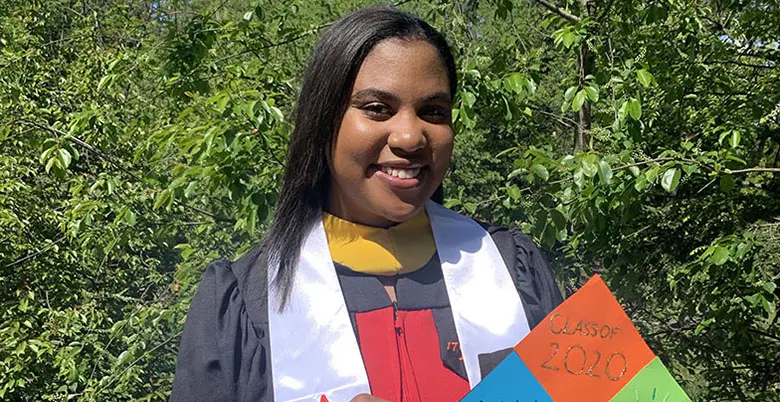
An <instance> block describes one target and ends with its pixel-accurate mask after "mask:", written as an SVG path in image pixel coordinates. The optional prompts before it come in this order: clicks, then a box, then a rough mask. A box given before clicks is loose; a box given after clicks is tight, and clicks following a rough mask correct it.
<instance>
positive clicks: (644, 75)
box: [636, 69, 654, 88]
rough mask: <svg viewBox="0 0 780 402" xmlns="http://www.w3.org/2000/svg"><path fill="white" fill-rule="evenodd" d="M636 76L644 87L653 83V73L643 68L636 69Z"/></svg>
mask: <svg viewBox="0 0 780 402" xmlns="http://www.w3.org/2000/svg"><path fill="white" fill-rule="evenodd" d="M636 77H637V78H638V79H639V83H640V84H642V86H643V87H645V88H647V87H649V86H650V85H652V84H653V80H654V79H653V75H652V74H650V72H649V71H647V70H645V69H641V70H637V72H636Z"/></svg>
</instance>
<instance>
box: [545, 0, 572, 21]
mask: <svg viewBox="0 0 780 402" xmlns="http://www.w3.org/2000/svg"><path fill="white" fill-rule="evenodd" d="M534 1H536V2H537V3H539V4H541V5H542V6H543V7H544V8H546V9H548V10H550V11H552V12H554V13H555V14H558V15H560V16H561V17H563V18H565V19H567V20H569V21H570V22H574V23H577V22H580V21H582V19H581V18H580V17H578V16H576V15H574V14H572V13H570V12H568V11H566V10H564V9H562V8H560V7H558V6H556V5H555V4H552V3H550V2H549V1H547V0H534Z"/></svg>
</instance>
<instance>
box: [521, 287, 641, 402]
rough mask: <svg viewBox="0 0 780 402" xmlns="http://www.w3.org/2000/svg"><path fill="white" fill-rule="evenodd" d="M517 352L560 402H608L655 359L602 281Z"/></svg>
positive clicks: (581, 292) (554, 314)
mask: <svg viewBox="0 0 780 402" xmlns="http://www.w3.org/2000/svg"><path fill="white" fill-rule="evenodd" d="M515 351H516V352H517V354H518V355H520V357H521V358H522V360H523V361H524V362H525V364H526V365H527V366H528V368H529V369H530V370H531V372H532V373H533V375H534V377H536V379H537V380H538V381H539V383H541V385H542V386H543V387H544V388H545V389H546V390H547V391H548V393H549V394H550V396H551V397H552V399H553V400H555V401H557V402H566V401H582V400H591V401H598V400H602V401H606V400H609V399H610V398H611V397H612V396H614V395H615V394H617V393H618V392H619V391H620V390H621V389H622V388H623V387H624V386H625V385H626V384H627V383H628V381H629V380H631V378H633V377H634V375H636V373H638V372H639V371H640V370H642V368H643V367H645V366H646V365H647V364H648V363H649V362H650V361H651V360H652V359H653V357H655V356H654V354H653V352H652V351H651V350H650V348H649V347H648V346H647V344H645V342H644V340H642V337H641V336H640V335H639V332H638V331H637V330H636V328H635V327H634V325H633V324H632V323H631V320H630V319H629V318H628V316H627V315H626V313H625V312H623V309H622V308H621V307H620V304H619V303H618V302H617V300H616V299H615V297H614V296H613V295H612V293H611V292H610V291H609V289H608V288H607V285H606V284H605V283H604V281H603V280H602V279H601V278H600V277H599V276H598V275H596V276H594V277H593V278H591V279H590V280H589V281H588V282H587V283H586V284H585V286H583V287H582V288H581V289H580V290H578V291H577V292H576V293H575V294H574V295H572V296H571V297H570V298H569V299H568V300H567V301H566V303H564V304H562V305H560V306H559V307H558V308H556V309H555V310H554V311H553V312H552V313H550V314H549V315H548V316H547V317H546V318H545V320H544V321H542V322H541V323H539V325H538V326H537V327H536V328H534V330H533V331H531V333H529V334H528V336H526V337H525V338H524V339H523V341H522V342H520V343H519V344H518V345H517V346H516V347H515Z"/></svg>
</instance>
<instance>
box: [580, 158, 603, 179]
mask: <svg viewBox="0 0 780 402" xmlns="http://www.w3.org/2000/svg"><path fill="white" fill-rule="evenodd" d="M598 169H599V157H598V156H597V155H594V154H588V155H587V156H585V157H584V158H582V172H583V173H585V176H588V177H593V176H595V175H596V173H597V172H598Z"/></svg>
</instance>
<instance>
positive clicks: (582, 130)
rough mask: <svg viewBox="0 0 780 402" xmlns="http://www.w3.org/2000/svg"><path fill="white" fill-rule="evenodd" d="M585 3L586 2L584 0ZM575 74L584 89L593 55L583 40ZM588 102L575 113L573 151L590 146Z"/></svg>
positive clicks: (590, 70) (589, 111)
mask: <svg viewBox="0 0 780 402" xmlns="http://www.w3.org/2000/svg"><path fill="white" fill-rule="evenodd" d="M585 1H587V0H585ZM577 72H578V73H579V81H580V82H579V84H580V89H582V88H584V87H585V77H587V76H588V75H591V74H593V54H592V53H591V52H590V48H588V44H587V43H586V42H585V41H584V40H583V41H582V42H581V43H580V51H579V54H578V57H577ZM590 119H591V110H590V102H589V101H587V100H586V101H585V103H583V104H582V108H581V109H580V111H579V112H577V118H576V120H577V126H575V127H574V150H575V151H580V150H583V149H585V148H587V147H589V146H590Z"/></svg>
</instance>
